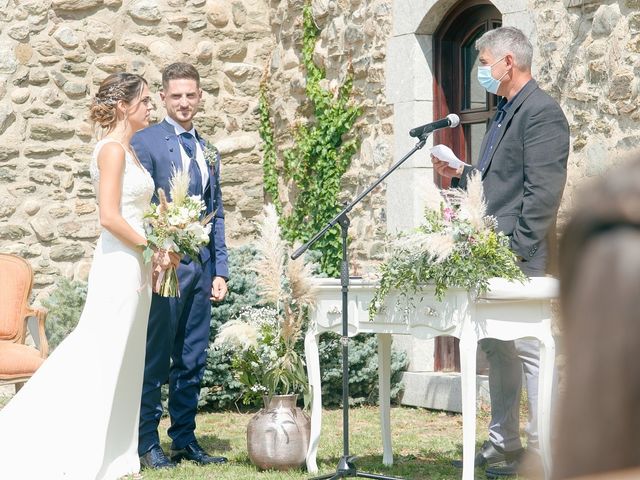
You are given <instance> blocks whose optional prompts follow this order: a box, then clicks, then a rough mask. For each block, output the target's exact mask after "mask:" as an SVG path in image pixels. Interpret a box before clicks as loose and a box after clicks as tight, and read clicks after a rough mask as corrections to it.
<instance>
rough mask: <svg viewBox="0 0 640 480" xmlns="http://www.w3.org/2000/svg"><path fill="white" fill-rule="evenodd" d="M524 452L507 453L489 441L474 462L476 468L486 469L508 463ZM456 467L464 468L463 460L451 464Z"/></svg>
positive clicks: (520, 450) (483, 445)
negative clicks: (485, 467)
mask: <svg viewBox="0 0 640 480" xmlns="http://www.w3.org/2000/svg"><path fill="white" fill-rule="evenodd" d="M522 452H523V449H522V448H521V449H519V450H514V451H513V452H505V451H504V450H503V449H502V448H500V447H497V446H495V445H494V444H493V443H491V442H490V441H489V440H487V441H486V442H484V443H483V444H482V448H480V451H479V452H478V453H477V454H476V458H475V460H474V461H473V466H474V467H484V466H491V465H497V464H501V463H505V462H508V461H510V460H512V459H515V458H518V457H519V456H520V455H521V454H522ZM451 463H452V464H453V466H454V467H458V468H462V460H454V461H452V462H451Z"/></svg>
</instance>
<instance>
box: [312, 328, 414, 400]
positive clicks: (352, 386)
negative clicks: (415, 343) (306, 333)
mask: <svg viewBox="0 0 640 480" xmlns="http://www.w3.org/2000/svg"><path fill="white" fill-rule="evenodd" d="M318 351H319V356H320V369H321V377H322V404H323V405H324V406H337V405H342V344H341V343H340V335H338V334H337V333H332V332H327V333H323V334H322V335H320V341H319V344H318ZM406 366H407V355H406V354H405V352H403V351H399V350H395V349H394V348H392V349H391V400H397V398H398V394H399V393H400V390H401V387H402V385H401V383H400V377H401V376H402V371H403V370H404V369H405V368H406ZM377 401H378V341H377V339H376V336H375V335H374V334H360V335H357V336H355V337H353V338H351V339H350V341H349V404H350V405H359V404H373V403H376V402H377Z"/></svg>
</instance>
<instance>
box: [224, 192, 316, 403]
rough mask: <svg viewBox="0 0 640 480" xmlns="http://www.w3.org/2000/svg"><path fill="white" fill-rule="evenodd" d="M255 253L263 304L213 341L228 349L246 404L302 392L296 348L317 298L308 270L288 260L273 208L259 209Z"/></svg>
mask: <svg viewBox="0 0 640 480" xmlns="http://www.w3.org/2000/svg"><path fill="white" fill-rule="evenodd" d="M256 249H257V256H256V261H255V262H254V264H253V265H252V268H253V270H255V272H256V273H257V276H258V278H257V283H258V289H259V292H260V295H261V298H262V304H261V305H257V306H253V307H248V308H245V309H244V310H242V311H241V312H240V313H239V314H238V316H237V317H236V318H235V319H233V320H231V321H229V322H227V323H226V324H224V325H223V326H222V327H221V329H220V332H219V333H218V335H217V336H216V340H215V342H214V345H220V344H227V345H230V346H232V347H233V351H234V354H233V359H232V366H233V368H234V370H235V371H236V375H237V378H238V380H239V381H240V383H242V384H243V385H244V386H245V387H246V391H245V394H244V397H243V401H244V403H245V404H250V403H253V404H255V403H257V402H261V401H262V399H263V397H264V396H267V397H270V396H272V395H285V394H292V393H303V394H306V392H307V389H308V385H307V377H306V374H305V370H304V360H303V358H302V357H301V356H300V355H299V354H298V351H297V349H296V344H297V343H298V342H299V341H300V340H301V338H302V331H303V328H304V326H305V321H306V318H307V312H308V309H309V308H310V307H311V306H312V305H313V304H314V303H315V300H316V291H315V288H314V287H313V285H312V283H311V269H312V267H311V265H309V264H308V263H305V262H304V260H303V259H302V258H298V259H297V260H291V259H290V258H289V248H288V247H287V246H286V244H285V242H284V241H283V240H282V237H281V231H280V226H279V224H278V215H277V213H276V210H275V207H274V206H273V205H268V206H266V207H265V209H264V219H263V221H262V224H261V226H260V236H259V238H258V239H257V240H256Z"/></svg>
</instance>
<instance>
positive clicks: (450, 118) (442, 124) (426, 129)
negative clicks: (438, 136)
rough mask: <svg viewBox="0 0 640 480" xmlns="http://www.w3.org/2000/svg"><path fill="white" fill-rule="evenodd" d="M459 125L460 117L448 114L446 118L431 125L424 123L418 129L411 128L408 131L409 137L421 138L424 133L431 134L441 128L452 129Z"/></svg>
mask: <svg viewBox="0 0 640 480" xmlns="http://www.w3.org/2000/svg"><path fill="white" fill-rule="evenodd" d="M458 125H460V117H458V115H456V114H455V113H450V114H449V115H447V117H446V118H443V119H442V120H438V121H435V122H431V123H426V124H424V125H420V126H419V127H416V128H412V129H411V130H409V135H410V136H412V137H421V136H422V135H424V134H425V133H431V132H433V131H435V130H440V129H441V128H447V127H450V128H454V127H457V126H458Z"/></svg>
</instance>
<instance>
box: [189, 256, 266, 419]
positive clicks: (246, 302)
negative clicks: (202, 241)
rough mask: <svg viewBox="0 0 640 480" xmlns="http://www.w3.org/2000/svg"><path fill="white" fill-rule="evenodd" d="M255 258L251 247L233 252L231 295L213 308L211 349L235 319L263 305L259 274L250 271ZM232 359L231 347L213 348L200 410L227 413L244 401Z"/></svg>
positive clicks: (202, 391)
mask: <svg viewBox="0 0 640 480" xmlns="http://www.w3.org/2000/svg"><path fill="white" fill-rule="evenodd" d="M255 254H256V251H255V248H253V247H252V246H249V245H247V246H243V247H239V248H233V249H230V250H229V283H228V287H229V293H228V295H227V297H226V298H225V299H224V300H223V301H222V302H220V303H217V304H213V306H212V307H211V331H210V334H209V344H210V345H212V344H213V341H214V339H215V336H216V335H217V334H218V330H219V329H220V326H221V325H222V324H223V323H225V322H226V321H227V320H229V319H230V318H234V317H235V316H236V315H237V314H238V312H240V310H242V309H243V308H245V307H249V306H255V305H257V304H258V302H259V299H260V297H259V296H258V286H257V282H256V274H255V273H254V272H252V271H251V270H250V269H249V264H250V263H251V262H252V261H253V258H254V257H255ZM231 358H232V352H231V351H230V349H229V347H228V346H225V345H221V346H219V347H216V348H213V347H211V348H209V351H208V352H207V366H206V369H205V372H204V377H203V379H202V390H201V391H200V406H205V405H206V406H207V407H210V408H215V409H224V408H229V407H231V406H233V405H236V402H238V400H240V399H241V398H242V395H243V393H244V390H243V386H242V384H241V383H240V382H239V381H238V380H236V378H235V376H234V372H233V369H232V368H231Z"/></svg>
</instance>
